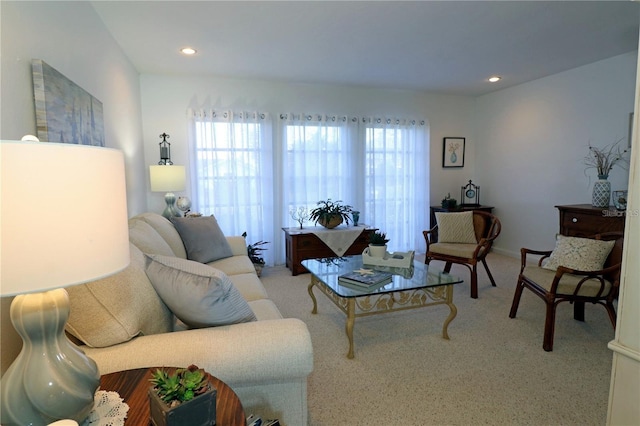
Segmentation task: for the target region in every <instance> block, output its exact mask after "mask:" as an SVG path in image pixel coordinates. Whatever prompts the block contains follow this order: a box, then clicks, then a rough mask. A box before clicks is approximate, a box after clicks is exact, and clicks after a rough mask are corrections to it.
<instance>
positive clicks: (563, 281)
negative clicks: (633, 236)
mask: <svg viewBox="0 0 640 426" xmlns="http://www.w3.org/2000/svg"><path fill="white" fill-rule="evenodd" d="M560 237H563V236H559V238H560ZM623 237H624V234H623V233H622V232H608V233H603V234H598V235H595V236H593V237H590V239H594V240H603V241H614V242H615V243H614V245H613V248H612V249H611V252H610V253H609V254H608V256H607V258H606V261H605V262H604V266H603V267H601V268H599V269H598V270H595V271H583V270H578V269H571V268H568V267H564V266H558V267H557V269H556V270H555V271H553V270H550V269H546V268H544V267H542V265H543V263H544V261H545V260H546V259H548V258H550V256H551V255H552V253H553V252H552V251H538V250H531V249H526V248H522V249H520V253H521V265H520V274H519V276H518V283H517V284H516V290H515V294H514V295H513V303H512V305H511V311H510V312H509V317H510V318H515V316H516V313H517V311H518V305H519V304H520V297H521V296H522V290H524V289H525V288H528V289H529V290H531V291H532V292H533V293H534V294H535V295H537V296H538V297H540V298H541V299H542V300H544V302H545V303H546V305H547V309H546V317H545V323H544V339H543V344H542V347H543V348H544V350H545V351H551V350H553V335H554V327H555V315H556V307H557V306H558V304H560V303H561V302H570V303H573V317H574V318H575V319H576V320H578V321H584V305H585V303H586V302H590V303H593V304H596V303H597V304H600V305H602V306H604V307H605V309H606V310H607V313H608V314H609V319H610V320H611V324H612V325H613V328H614V329H615V327H616V311H615V308H614V306H613V301H614V300H615V299H616V298H617V297H618V289H619V286H620V269H621V264H622V245H623ZM564 238H570V237H564ZM556 247H558V245H556ZM529 254H531V255H542V257H541V258H540V260H539V261H538V262H537V266H536V264H527V259H526V258H527V255H529ZM584 257H585V256H581V258H584Z"/></svg>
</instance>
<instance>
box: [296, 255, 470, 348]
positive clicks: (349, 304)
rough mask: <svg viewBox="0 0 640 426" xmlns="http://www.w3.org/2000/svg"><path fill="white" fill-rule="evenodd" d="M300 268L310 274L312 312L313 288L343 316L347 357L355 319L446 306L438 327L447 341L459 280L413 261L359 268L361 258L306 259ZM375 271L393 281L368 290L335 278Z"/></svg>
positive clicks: (314, 303)
mask: <svg viewBox="0 0 640 426" xmlns="http://www.w3.org/2000/svg"><path fill="white" fill-rule="evenodd" d="M302 265H303V266H304V267H305V268H307V269H308V270H309V272H311V283H310V284H309V296H311V299H312V300H313V310H312V311H311V312H312V313H314V314H316V313H318V304H317V301H316V297H315V295H314V294H313V288H314V287H317V288H318V289H320V291H322V292H323V293H324V294H325V295H326V296H327V297H328V298H329V299H330V300H331V301H332V302H333V303H334V304H335V305H336V306H337V307H338V308H339V309H340V310H341V311H342V312H344V313H345V314H346V315H347V322H346V325H345V331H346V333H347V338H348V340H349V352H348V353H347V358H353V357H354V348H353V326H354V324H355V320H356V318H357V317H363V316H368V315H375V314H382V313H386V312H394V311H401V310H405V309H413V308H421V307H425V306H437V305H447V306H448V307H449V316H448V317H447V318H446V319H445V321H444V325H443V327H442V337H443V338H445V339H449V334H448V333H447V327H448V326H449V323H450V322H451V321H453V319H454V318H455V317H456V315H457V313H458V309H457V308H456V306H455V305H454V304H453V284H458V283H461V282H462V280H461V279H460V278H458V277H455V276H453V275H450V274H447V273H445V272H442V271H440V270H438V269H436V268H435V267H433V266H432V267H431V268H430V267H429V265H425V264H423V263H420V262H415V261H414V262H413V265H412V267H411V268H395V267H386V266H377V265H375V266H374V265H363V264H362V256H361V255H355V256H344V257H330V258H324V259H307V260H303V261H302ZM361 268H365V269H375V270H381V271H388V272H391V273H392V274H393V281H392V282H390V283H388V284H386V285H384V286H383V287H380V288H376V289H374V290H372V291H367V290H360V289H356V288H353V286H349V287H347V286H344V285H341V283H340V282H339V281H338V277H339V276H340V275H342V274H345V273H347V272H351V271H355V270H357V269H361Z"/></svg>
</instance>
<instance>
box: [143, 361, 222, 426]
mask: <svg viewBox="0 0 640 426" xmlns="http://www.w3.org/2000/svg"><path fill="white" fill-rule="evenodd" d="M149 381H150V382H151V384H152V386H151V388H150V389H149V411H150V416H151V423H152V424H153V425H155V426H161V425H162V426H208V425H212V424H215V419H216V390H215V389H214V388H213V387H212V386H211V384H210V382H209V373H207V372H206V371H204V370H203V369H201V368H198V366H196V365H190V366H189V367H187V368H178V369H175V371H172V372H171V371H168V370H165V369H157V370H156V371H155V372H154V373H153V375H152V376H151V379H150V380H149Z"/></svg>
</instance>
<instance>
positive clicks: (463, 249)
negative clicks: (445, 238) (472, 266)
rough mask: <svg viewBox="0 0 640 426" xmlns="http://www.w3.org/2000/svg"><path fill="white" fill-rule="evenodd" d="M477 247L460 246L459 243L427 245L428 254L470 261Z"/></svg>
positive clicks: (475, 245)
mask: <svg viewBox="0 0 640 426" xmlns="http://www.w3.org/2000/svg"><path fill="white" fill-rule="evenodd" d="M477 247H478V245H477V244H475V243H474V244H460V243H434V244H430V245H429V253H431V254H433V253H438V254H445V255H447V256H455V257H461V258H464V259H471V258H472V257H473V253H474V252H475V251H476V248H477Z"/></svg>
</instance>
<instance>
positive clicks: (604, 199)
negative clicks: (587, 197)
mask: <svg viewBox="0 0 640 426" xmlns="http://www.w3.org/2000/svg"><path fill="white" fill-rule="evenodd" d="M607 178H608V176H607V175H598V180H597V181H596V182H595V183H594V184H593V193H592V196H591V204H592V205H593V207H609V199H610V198H611V182H609V181H608V180H607Z"/></svg>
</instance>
